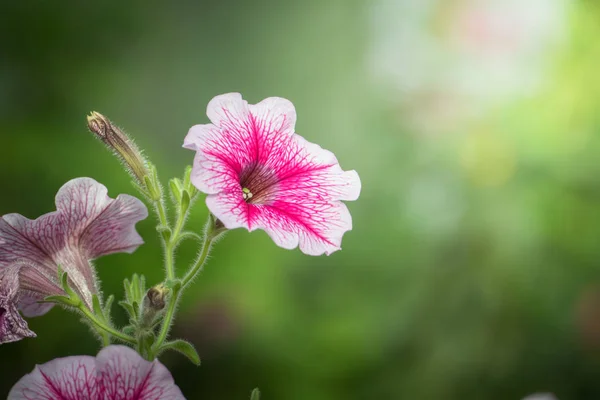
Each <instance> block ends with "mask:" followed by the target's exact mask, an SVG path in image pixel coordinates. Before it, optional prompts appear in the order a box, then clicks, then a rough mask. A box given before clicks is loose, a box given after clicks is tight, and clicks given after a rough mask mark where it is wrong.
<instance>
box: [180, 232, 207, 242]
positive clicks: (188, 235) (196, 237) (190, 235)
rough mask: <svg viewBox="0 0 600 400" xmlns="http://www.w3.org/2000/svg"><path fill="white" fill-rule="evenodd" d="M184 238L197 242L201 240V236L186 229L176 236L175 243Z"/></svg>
mask: <svg viewBox="0 0 600 400" xmlns="http://www.w3.org/2000/svg"><path fill="white" fill-rule="evenodd" d="M186 239H194V240H197V241H199V242H202V236H200V235H198V234H197V233H196V232H190V231H186V232H183V233H182V234H180V235H179V237H178V238H177V244H179V243H180V242H182V241H183V240H186Z"/></svg>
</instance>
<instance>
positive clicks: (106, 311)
mask: <svg viewBox="0 0 600 400" xmlns="http://www.w3.org/2000/svg"><path fill="white" fill-rule="evenodd" d="M114 301H115V296H113V295H112V294H111V295H110V296H108V298H107V299H106V303H105V304H104V310H103V311H104V319H106V320H107V321H108V320H110V314H111V308H112V305H113V302H114Z"/></svg>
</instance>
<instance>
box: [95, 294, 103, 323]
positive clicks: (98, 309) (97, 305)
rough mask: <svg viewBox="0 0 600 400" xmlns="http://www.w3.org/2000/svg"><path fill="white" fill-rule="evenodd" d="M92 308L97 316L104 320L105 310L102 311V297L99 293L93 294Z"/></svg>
mask: <svg viewBox="0 0 600 400" xmlns="http://www.w3.org/2000/svg"><path fill="white" fill-rule="evenodd" d="M92 308H93V309H94V314H95V315H96V317H98V318H100V319H102V320H104V312H103V311H102V305H100V299H99V298H98V295H97V294H95V293H94V294H93V295H92Z"/></svg>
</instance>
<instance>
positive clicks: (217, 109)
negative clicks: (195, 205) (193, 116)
mask: <svg viewBox="0 0 600 400" xmlns="http://www.w3.org/2000/svg"><path fill="white" fill-rule="evenodd" d="M207 115H208V118H209V119H210V120H211V122H212V124H207V125H195V126H193V127H192V128H191V129H190V131H189V133H188V135H187V137H186V138H185V142H184V147H185V148H187V149H190V150H194V151H196V158H195V160H194V167H193V172H192V183H193V184H194V185H195V186H196V187H197V188H198V189H199V190H200V191H202V192H204V193H206V194H208V196H207V198H206V204H207V206H208V208H209V209H210V211H211V212H212V213H213V214H214V215H215V216H216V217H217V218H218V219H219V220H220V221H221V222H222V223H223V225H225V227H226V228H228V229H234V228H240V227H243V228H246V229H248V230H249V231H253V230H255V229H263V230H265V231H266V232H267V234H268V235H269V236H270V237H271V238H272V239H273V240H274V241H275V243H276V244H277V245H278V246H281V247H283V248H286V249H293V248H295V247H296V246H299V247H300V250H301V251H302V252H304V253H306V254H310V255H320V254H323V253H326V254H328V255H329V254H331V253H333V252H334V251H336V250H339V249H340V246H341V242H342V236H343V235H344V233H345V232H346V231H349V230H351V229H352V218H351V216H350V213H349V211H348V208H347V207H346V206H345V205H344V203H342V202H341V200H356V199H357V198H358V196H359V194H360V188H361V184H360V179H359V177H358V174H357V173H356V171H343V170H342V169H341V168H340V165H339V164H338V161H337V159H336V158H335V156H334V155H333V153H331V152H330V151H327V150H324V149H322V148H321V147H320V146H318V145H316V144H313V143H310V142H308V141H306V140H305V139H304V138H302V137H301V136H299V135H297V134H296V133H294V125H295V123H296V111H295V109H294V106H293V104H292V103H291V102H290V101H288V100H286V99H282V98H278V97H270V98H267V99H265V100H263V101H261V102H260V103H258V104H248V103H247V102H246V101H245V100H243V99H242V96H241V95H240V94H239V93H229V94H224V95H221V96H217V97H215V98H214V99H212V100H211V101H210V103H209V104H208V107H207Z"/></svg>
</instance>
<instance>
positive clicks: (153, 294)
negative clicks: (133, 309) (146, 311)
mask: <svg viewBox="0 0 600 400" xmlns="http://www.w3.org/2000/svg"><path fill="white" fill-rule="evenodd" d="M168 293H169V289H167V288H166V287H165V286H163V285H162V284H161V285H157V286H154V287H152V288H150V289H149V290H148V293H146V298H145V299H144V306H145V307H149V308H152V309H153V310H156V311H160V310H162V309H163V308H165V299H166V297H167V294H168Z"/></svg>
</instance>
